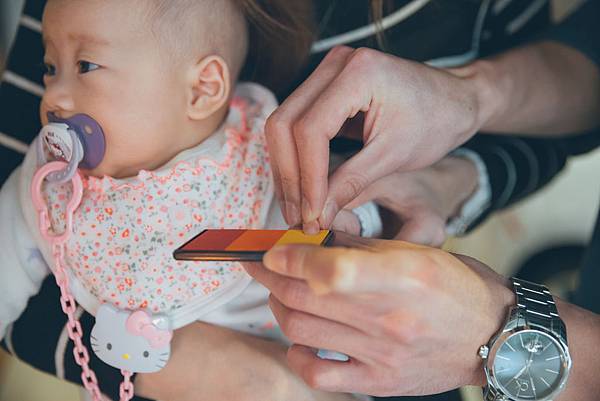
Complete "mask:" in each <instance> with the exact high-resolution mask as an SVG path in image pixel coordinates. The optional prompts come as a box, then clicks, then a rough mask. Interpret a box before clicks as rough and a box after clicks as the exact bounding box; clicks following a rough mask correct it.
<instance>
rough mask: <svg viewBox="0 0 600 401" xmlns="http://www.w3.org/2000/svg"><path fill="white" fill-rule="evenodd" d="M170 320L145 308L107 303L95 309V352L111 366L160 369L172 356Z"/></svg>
mask: <svg viewBox="0 0 600 401" xmlns="http://www.w3.org/2000/svg"><path fill="white" fill-rule="evenodd" d="M172 337H173V332H172V331H171V330H169V329H168V321H167V319H166V318H165V317H162V316H151V315H149V314H148V313H147V312H145V311H143V310H137V311H134V312H129V311H121V310H118V309H115V308H114V307H112V306H110V305H108V304H104V305H102V306H100V308H99V309H98V312H97V313H96V324H95V325H94V328H93V329H92V335H91V343H92V349H93V350H94V353H95V354H96V355H97V356H98V358H100V359H101V360H102V361H103V362H105V363H107V364H108V365H110V366H113V367H115V368H119V369H121V370H126V371H129V372H135V373H152V372H157V371H159V370H161V369H162V368H163V367H164V366H165V365H166V364H167V362H168V361H169V357H170V356H171V345H170V343H171V338H172Z"/></svg>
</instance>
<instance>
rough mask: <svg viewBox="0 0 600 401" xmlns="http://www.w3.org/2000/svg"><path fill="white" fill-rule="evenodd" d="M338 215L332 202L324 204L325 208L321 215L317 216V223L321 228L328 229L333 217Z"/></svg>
mask: <svg viewBox="0 0 600 401" xmlns="http://www.w3.org/2000/svg"><path fill="white" fill-rule="evenodd" d="M337 213H338V207H337V205H336V204H335V202H334V201H327V202H326V203H325V208H324V209H323V213H321V216H319V222H320V223H321V225H322V226H323V227H328V226H329V225H331V223H332V222H333V220H334V219H335V216H336V215H337Z"/></svg>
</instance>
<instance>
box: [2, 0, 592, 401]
mask: <svg viewBox="0 0 600 401" xmlns="http://www.w3.org/2000/svg"><path fill="white" fill-rule="evenodd" d="M519 1H526V0H519ZM591 1H595V0H591ZM580 2H581V0H553V17H554V18H555V19H556V20H561V19H562V18H564V17H565V16H566V15H568V13H569V12H570V11H571V10H572V9H573V8H574V7H576V6H577V5H578V3H580ZM22 7H23V0H0V71H1V70H2V65H3V63H4V61H5V57H6V52H7V49H8V48H9V47H10V41H11V40H12V37H13V35H14V32H15V29H16V27H17V25H18V23H19V14H20V11H21V9H22ZM598 171H600V151H596V152H594V153H591V154H587V155H585V156H581V157H577V158H573V159H571V160H570V161H569V165H568V167H567V168H566V169H565V171H564V172H563V173H562V174H561V175H560V176H559V177H558V178H557V179H556V180H554V182H553V183H552V184H551V185H549V186H548V187H547V188H546V189H545V190H543V191H541V192H539V193H538V194H536V195H535V196H532V197H530V198H528V199H527V200H526V201H524V202H521V203H519V204H517V205H516V206H515V207H513V208H511V209H509V210H506V211H505V212H503V213H500V214H497V215H496V216H494V217H493V218H491V219H489V220H488V221H487V222H486V223H485V224H483V225H482V226H480V227H479V228H478V229H477V230H475V231H474V232H472V233H471V234H470V235H468V236H467V237H464V238H461V239H451V240H449V241H448V242H447V244H446V246H445V247H446V249H448V250H451V251H453V252H458V253H464V254H468V255H470V256H473V257H475V258H477V259H479V260H481V261H483V262H484V263H486V264H488V265H490V266H492V267H494V268H495V269H496V270H497V271H498V272H500V273H503V274H505V275H513V274H515V273H516V272H520V275H521V276H522V277H523V278H528V277H529V278H530V279H533V280H537V281H544V282H545V283H546V284H547V285H549V286H550V287H551V289H552V290H553V291H554V292H555V293H557V294H559V295H561V296H566V295H567V294H568V292H569V291H570V289H572V288H573V287H574V285H575V280H576V275H575V272H574V269H575V268H576V267H577V264H578V261H579V258H580V256H581V250H582V249H583V247H584V246H585V244H586V243H587V241H588V239H589V237H590V234H591V230H592V224H593V222H594V219H595V216H596V215H597V210H598V203H599V202H598V200H599V199H600V185H599V183H598ZM462 394H463V396H464V397H463V398H464V399H465V400H468V401H475V400H481V390H480V389H463V390H462ZM79 399H81V398H80V392H79V388H78V387H76V386H73V385H70V384H66V383H65V382H62V381H59V380H57V379H55V378H54V377H51V376H49V375H47V374H44V373H41V372H39V371H36V370H34V369H32V368H30V367H29V366H27V365H25V364H24V363H22V362H20V361H18V360H17V359H15V358H13V357H11V356H9V355H8V354H6V353H4V351H2V350H0V401H59V400H60V401H71V400H79Z"/></svg>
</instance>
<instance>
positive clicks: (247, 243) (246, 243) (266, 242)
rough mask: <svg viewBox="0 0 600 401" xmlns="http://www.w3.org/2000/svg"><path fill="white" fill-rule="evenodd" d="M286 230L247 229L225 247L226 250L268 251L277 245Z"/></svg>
mask: <svg viewBox="0 0 600 401" xmlns="http://www.w3.org/2000/svg"><path fill="white" fill-rule="evenodd" d="M285 233H286V230H247V231H246V232H245V233H243V234H242V235H240V236H239V237H238V238H236V239H235V240H234V241H233V242H232V243H231V244H229V245H228V246H227V248H225V250H226V251H266V250H269V249H271V248H272V247H273V245H275V243H276V242H277V240H278V239H280V238H281V237H282V236H283V235H284V234H285Z"/></svg>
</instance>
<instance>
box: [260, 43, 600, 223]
mask: <svg viewBox="0 0 600 401" xmlns="http://www.w3.org/2000/svg"><path fill="white" fill-rule="evenodd" d="M533 76H534V77H535V79H531V77H533ZM565 110H568V111H569V112H568V113H565ZM348 119H350V121H353V120H359V122H358V123H355V124H350V125H352V126H353V128H354V129H353V130H350V132H348V130H347V129H345V128H347V126H348ZM599 122H600V73H599V71H598V68H597V67H596V66H595V65H594V64H593V63H592V62H591V61H590V60H588V59H587V58H585V57H584V56H583V55H581V54H580V53H579V52H577V51H575V50H573V49H570V48H568V47H565V46H563V45H559V44H556V43H551V42H544V43H538V44H534V45H530V46H527V47H524V48H520V49H516V50H513V51H509V52H506V53H504V54H502V55H500V56H498V57H496V58H492V59H489V60H480V61H476V62H475V63H473V64H471V65H468V66H466V67H463V68H458V69H450V70H439V69H434V68H431V67H428V66H426V65H424V64H420V63H415V62H412V61H408V60H404V59H401V58H398V57H394V56H391V55H387V54H385V53H381V52H378V51H376V50H372V49H351V48H347V47H338V48H334V49H333V50H331V51H330V52H329V54H328V55H327V56H326V57H325V59H324V60H323V61H322V63H321V64H320V65H319V66H318V67H317V69H316V70H315V71H314V72H313V74H312V75H311V76H310V77H309V78H308V79H307V80H306V81H305V82H304V83H303V84H302V85H301V86H300V87H299V88H298V89H297V90H296V91H295V92H294V93H292V95H290V97H289V98H288V99H287V100H286V101H285V102H284V103H283V104H282V105H281V106H280V107H279V108H278V109H277V110H276V111H275V112H274V113H273V114H272V115H271V117H270V118H269V120H268V121H267V125H266V133H267V138H268V141H269V146H270V149H271V150H272V152H273V154H274V157H273V158H272V159H273V165H274V167H273V170H274V172H275V180H276V184H277V187H278V192H277V193H278V197H279V198H280V200H281V201H282V202H283V203H282V204H283V205H284V207H283V209H284V214H285V217H286V220H287V222H288V223H289V224H291V225H297V224H303V227H304V229H305V231H307V232H315V231H316V230H318V229H319V227H329V226H330V225H331V222H332V221H333V219H334V217H335V216H336V214H337V213H338V212H339V211H340V210H342V209H343V208H344V207H345V206H346V205H348V203H349V202H350V201H352V200H353V199H354V198H356V197H357V196H358V195H359V194H361V193H362V192H363V191H364V190H365V189H366V188H367V187H369V186H370V185H371V184H373V183H374V182H376V181H377V180H378V179H380V178H382V177H385V176H387V175H388V174H392V173H394V172H402V171H408V170H414V169H416V168H422V167H425V166H428V165H431V164H432V163H435V162H436V161H438V160H440V159H441V158H442V157H443V156H444V155H446V154H447V153H448V152H449V151H450V150H452V149H453V148H455V147H456V146H458V145H460V144H461V143H463V142H464V141H466V140H467V139H469V138H470V137H471V136H472V135H473V134H474V133H475V132H477V131H479V130H483V131H488V132H502V133H506V132H518V133H531V134H532V135H534V134H536V135H542V134H545V135H548V134H557V133H561V132H579V131H582V130H585V129H589V128H591V127H594V126H597V125H598V123H599ZM340 132H341V133H342V134H343V135H349V136H351V137H354V138H359V139H361V140H362V141H363V143H364V146H363V149H362V150H361V151H360V152H359V153H358V154H357V155H355V156H354V157H352V158H351V159H350V160H348V161H347V162H346V163H344V164H343V165H342V166H340V167H339V168H338V169H337V171H336V172H335V173H334V174H332V175H331V176H330V177H328V174H327V161H328V158H329V153H328V152H329V150H328V149H329V146H328V143H329V141H330V140H331V139H332V138H333V137H334V136H336V135H338V133H340ZM278 155H282V156H281V157H278ZM283 155H285V157H283Z"/></svg>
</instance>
